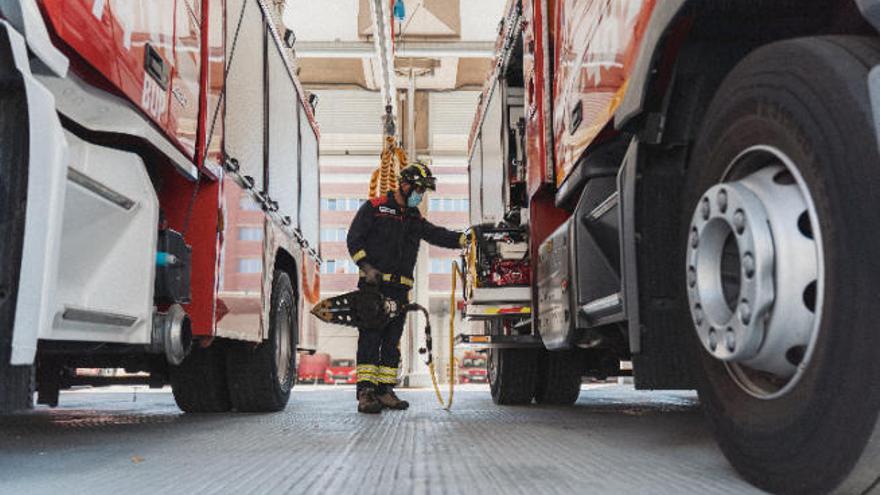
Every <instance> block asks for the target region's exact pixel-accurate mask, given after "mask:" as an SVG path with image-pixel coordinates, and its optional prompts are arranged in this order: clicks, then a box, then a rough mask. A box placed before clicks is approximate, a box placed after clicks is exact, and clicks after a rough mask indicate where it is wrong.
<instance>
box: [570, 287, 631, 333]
mask: <svg viewBox="0 0 880 495" xmlns="http://www.w3.org/2000/svg"><path fill="white" fill-rule="evenodd" d="M580 309H581V313H583V315H584V317H586V319H587V321H588V322H589V323H590V326H593V327H597V326H601V325H608V324H610V323H619V322H621V321H623V320H625V319H626V315H625V314H624V308H623V297H622V296H621V294H620V293H619V292H616V293H614V294H611V295H610V296H606V297H602V298H599V299H595V300H593V301H590V302H588V303H587V304H584V305H582V306H581V308H580Z"/></svg>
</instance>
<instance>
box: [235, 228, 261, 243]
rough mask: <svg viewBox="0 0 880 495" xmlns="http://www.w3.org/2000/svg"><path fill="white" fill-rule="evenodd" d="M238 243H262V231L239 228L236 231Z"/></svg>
mask: <svg viewBox="0 0 880 495" xmlns="http://www.w3.org/2000/svg"><path fill="white" fill-rule="evenodd" d="M238 240H239V241H262V240H263V229H262V228H261V227H241V228H239V229H238Z"/></svg>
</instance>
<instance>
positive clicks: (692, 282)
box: [688, 266, 697, 288]
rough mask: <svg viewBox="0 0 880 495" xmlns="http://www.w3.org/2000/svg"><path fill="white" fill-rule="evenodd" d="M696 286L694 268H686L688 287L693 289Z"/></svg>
mask: <svg viewBox="0 0 880 495" xmlns="http://www.w3.org/2000/svg"><path fill="white" fill-rule="evenodd" d="M695 285H697V270H696V268H694V267H692V266H691V267H688V287H691V288H693V287H694V286H695Z"/></svg>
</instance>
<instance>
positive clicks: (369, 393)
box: [357, 388, 382, 414]
mask: <svg viewBox="0 0 880 495" xmlns="http://www.w3.org/2000/svg"><path fill="white" fill-rule="evenodd" d="M357 396H358V412H359V413H366V414H376V413H380V412H382V403H381V402H379V401H378V400H376V391H375V390H373V389H369V388H368V389H364V390H359V391H358V394H357Z"/></svg>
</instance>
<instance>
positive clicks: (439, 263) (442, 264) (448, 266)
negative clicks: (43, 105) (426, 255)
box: [431, 258, 455, 273]
mask: <svg viewBox="0 0 880 495" xmlns="http://www.w3.org/2000/svg"><path fill="white" fill-rule="evenodd" d="M453 261H455V258H431V273H452V262H453Z"/></svg>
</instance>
